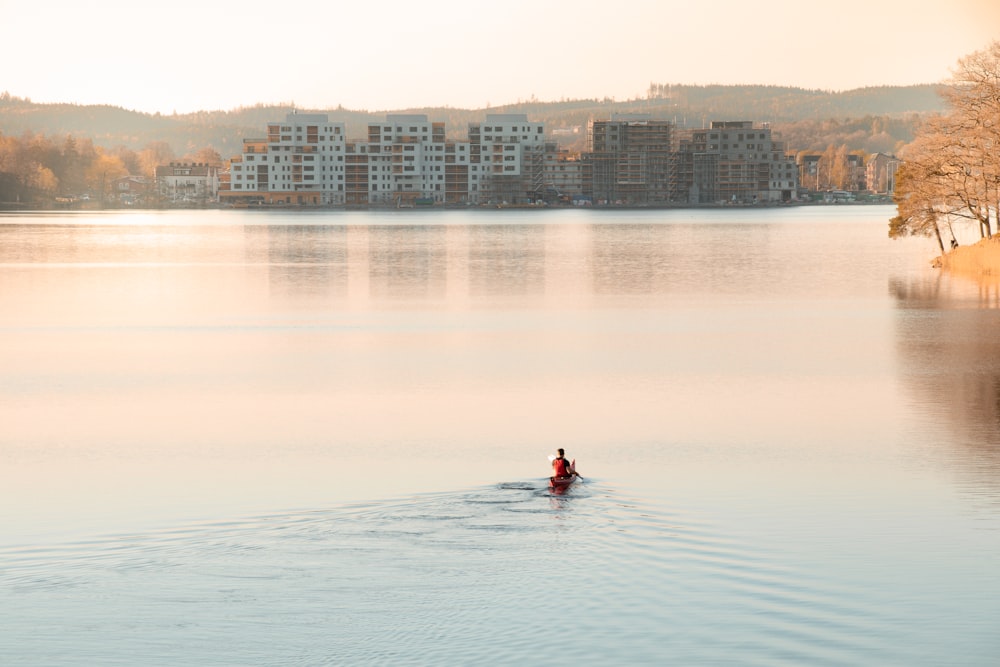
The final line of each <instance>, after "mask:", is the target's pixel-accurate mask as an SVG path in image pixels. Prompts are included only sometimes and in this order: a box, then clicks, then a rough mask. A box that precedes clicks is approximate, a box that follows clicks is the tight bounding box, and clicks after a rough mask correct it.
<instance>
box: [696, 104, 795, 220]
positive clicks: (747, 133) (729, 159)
mask: <svg viewBox="0 0 1000 667" xmlns="http://www.w3.org/2000/svg"><path fill="white" fill-rule="evenodd" d="M680 135H681V136H680V137H679V138H678V143H677V174H678V176H677V183H678V187H679V188H680V192H679V193H678V194H679V195H681V196H679V197H678V201H686V202H687V203H691V204H696V203H697V204H705V203H724V204H757V203H773V202H781V201H790V200H792V199H794V198H795V197H796V192H797V190H798V168H797V166H796V164H795V159H794V157H792V156H788V155H786V154H785V144H784V142H782V141H779V140H778V139H777V138H776V137H774V136H772V133H771V128H770V127H769V126H768V125H767V124H762V125H755V124H754V123H753V122H752V121H713V122H712V124H711V127H709V128H708V129H701V130H684V131H683V132H681V133H680ZM685 194H686V196H683V195H685Z"/></svg>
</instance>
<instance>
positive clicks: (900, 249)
mask: <svg viewBox="0 0 1000 667" xmlns="http://www.w3.org/2000/svg"><path fill="white" fill-rule="evenodd" d="M891 215H892V209H891V208H885V207H863V206H844V207H839V206H831V207H804V208H788V209H770V210H706V211H633V212H618V213H610V212H597V211H551V212H518V211H493V212H457V211H456V212H445V213H443V214H442V213H436V212H418V211H412V212H405V213H402V214H400V213H347V212H330V213H317V214H306V213H303V214H294V213H273V214H272V213H265V212H260V213H239V212H221V211H185V212H174V213H162V214H139V213H128V214H110V215H105V214H84V215H49V214H33V215H7V216H0V528H2V531H0V601H2V604H0V628H2V631H0V664H4V665H8V664H10V665H39V664H44V665H63V664H74V665H76V664H78V665H84V664H86V665H92V664H101V665H115V664H119V665H133V664H144V665H178V664H198V665H203V664H211V665H221V664H232V665H246V664H262V665H263V664H268V665H284V664H302V665H313V664H337V665H340V664H393V665H395V664H415V665H439V664H472V663H485V664H543V665H549V664H551V665H561V664H601V665H603V664H650V665H652V664H657V665H659V664H681V665H708V664H720V665H721V664H725V665H732V664H738V665H951V664H956V665H958V664H960V665H995V664H998V663H1000V639H998V637H1000V632H998V631H1000V562H998V560H997V559H998V556H997V554H998V553H1000V407H998V406H1000V339H998V337H997V332H998V331H1000V321H998V317H1000V309H998V305H1000V297H998V294H997V289H996V286H995V285H994V284H991V283H988V282H985V283H981V282H975V281H969V280H968V279H964V278H959V277H953V276H949V275H948V274H942V273H940V272H937V271H935V270H933V269H931V268H930V260H931V259H932V258H933V256H934V254H935V248H934V246H933V245H932V243H931V242H930V241H929V240H926V239H908V240H905V241H897V242H893V241H890V240H888V239H887V238H886V229H887V220H888V218H889V217H890V216H891ZM960 240H961V241H962V242H963V243H964V242H968V241H970V240H971V239H960ZM556 447H565V448H566V449H567V453H568V454H569V455H570V456H571V457H573V458H576V459H577V461H578V467H579V470H580V471H581V473H583V475H584V477H585V479H584V481H583V483H578V484H576V485H574V486H573V487H571V489H570V490H569V491H568V492H566V493H565V494H562V495H553V494H552V493H551V492H550V491H549V490H548V488H547V485H546V480H545V476H546V475H547V474H548V463H547V461H546V455H547V454H549V453H551V452H552V451H553V450H554V449H555V448H556Z"/></svg>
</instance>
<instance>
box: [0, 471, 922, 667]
mask: <svg viewBox="0 0 1000 667" xmlns="http://www.w3.org/2000/svg"><path fill="white" fill-rule="evenodd" d="M0 556H2V559H3V567H2V569H0V590H3V591H4V594H5V598H6V599H7V600H9V601H10V602H9V604H5V605H4V610H3V611H0V625H2V626H3V627H4V628H5V636H6V638H7V639H6V641H5V642H3V643H2V645H0V662H2V663H4V664H42V663H44V664H95V663H100V664H106V665H114V664H132V663H133V662H134V658H135V656H141V658H142V659H141V662H142V663H143V664H147V665H155V664H181V663H183V664H308V665H315V664H394V665H407V664H412V665H426V664H469V663H472V662H480V661H481V662H484V663H487V664H522V663H525V662H528V661H530V662H531V663H532V664H536V665H537V664H543V665H545V664H552V665H557V664H569V663H577V662H580V663H584V664H622V663H628V664H634V665H641V664H664V662H665V661H666V662H673V663H675V664H741V665H757V664H760V665H780V664H784V665H799V664H809V665H855V664H871V659H872V657H873V656H875V657H877V660H876V661H877V662H878V663H879V664H906V663H907V661H910V662H914V663H919V662H920V660H919V656H916V659H915V660H911V659H912V658H914V657H915V656H912V655H910V656H908V655H906V654H905V653H903V652H902V650H901V649H900V648H899V645H898V642H897V639H898V637H897V636H896V634H895V633H894V632H893V624H894V623H896V622H898V621H899V619H898V618H897V617H894V616H893V614H891V613H889V612H887V610H886V608H885V607H884V606H882V605H881V604H880V603H879V601H878V600H877V599H873V598H872V596H870V595H866V593H865V591H860V590H857V589H855V588H851V587H846V588H845V587H841V586H838V585H837V582H836V580H835V579H831V578H829V577H826V578H823V579H822V581H824V582H826V583H824V584H820V583H817V581H818V578H817V576H816V573H809V572H798V571H795V570H794V569H792V568H790V567H788V566H787V565H786V564H785V563H784V561H783V560H782V559H781V557H780V554H775V553H768V552H767V551H766V550H762V549H761V548H758V547H753V546H751V545H748V544H745V543H743V542H741V541H740V540H738V539H736V538H734V537H732V536H731V535H727V534H725V533H724V532H722V531H720V530H719V529H718V528H716V527H715V526H713V525H712V523H711V521H709V520H706V519H705V518H704V517H701V516H697V515H695V514H693V513H686V512H685V511H681V510H678V509H672V508H670V507H665V506H664V505H663V503H662V502H653V501H650V500H644V499H641V498H631V497H626V496H624V495H623V494H622V493H621V492H619V491H617V490H615V489H613V488H611V487H608V486H605V485H603V484H602V483H601V482H600V481H592V480H591V481H588V482H587V483H585V484H580V485H576V486H575V487H573V488H572V489H571V490H570V492H569V493H566V494H564V495H558V496H557V495H552V494H550V493H549V492H548V490H547V489H546V488H545V487H544V484H542V483H541V482H539V483H535V482H530V483H529V482H513V483H505V484H500V485H497V486H496V487H489V488H481V489H473V490H469V491H466V492H461V493H451V494H432V495H426V496H418V497H413V498H405V499H399V500H396V501H388V502H384V503H377V504H369V505H355V506H349V507H339V508H333V509H324V510H312V511H305V512H298V513H287V514H276V515H272V516H262V517H253V518H248V519H246V520H243V521H230V522H217V523H206V524H203V525H194V526H188V527H183V528H179V529H176V530H171V531H163V532H159V533H153V534H148V535H121V536H112V537H107V538H103V539H98V540H89V541H86V542H80V543H76V544H70V545H62V546H58V547H53V548H48V549H35V548H21V549H8V550H7V551H5V552H3V553H2V554H0ZM554 636H555V637H564V638H565V641H564V642H563V641H556V642H554V641H553V637H554ZM554 643H556V644H559V645H560V646H561V648H560V650H558V651H553V650H552V647H553V644H554Z"/></svg>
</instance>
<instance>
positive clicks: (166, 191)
mask: <svg viewBox="0 0 1000 667" xmlns="http://www.w3.org/2000/svg"><path fill="white" fill-rule="evenodd" d="M155 177H156V188H157V192H158V193H159V196H160V198H161V199H162V200H163V201H165V202H167V203H170V204H179V205H187V204H191V205H193V204H208V203H211V202H215V201H217V200H218V197H219V168H218V167H215V166H211V165H208V164H205V163H202V162H171V163H170V164H167V165H160V166H158V167H156V170H155Z"/></svg>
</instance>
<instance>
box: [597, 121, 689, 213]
mask: <svg viewBox="0 0 1000 667" xmlns="http://www.w3.org/2000/svg"><path fill="white" fill-rule="evenodd" d="M673 127H674V125H673V123H671V122H669V121H665V120H654V119H652V118H651V117H650V116H649V115H648V114H613V115H612V116H611V119H610V120H594V121H591V122H590V123H589V124H588V126H587V131H588V143H589V146H590V152H589V153H588V154H587V161H588V162H589V164H590V169H591V179H592V194H593V197H594V201H595V203H598V204H600V203H608V204H629V205H636V204H665V203H667V202H670V201H671V200H673V199H675V189H676V184H675V182H674V177H675V173H676V172H675V164H676V163H675V154H674V151H673V146H672V137H673Z"/></svg>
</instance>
